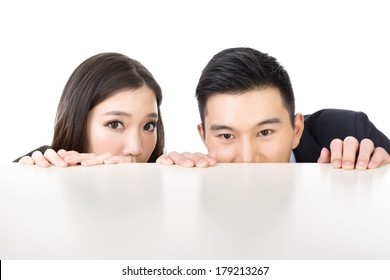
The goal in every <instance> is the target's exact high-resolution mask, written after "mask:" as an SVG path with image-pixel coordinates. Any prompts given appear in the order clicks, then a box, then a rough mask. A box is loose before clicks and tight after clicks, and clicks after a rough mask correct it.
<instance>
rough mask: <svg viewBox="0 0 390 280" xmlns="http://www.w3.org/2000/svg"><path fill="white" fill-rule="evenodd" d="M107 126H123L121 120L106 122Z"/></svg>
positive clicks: (116, 127) (113, 127) (115, 127)
mask: <svg viewBox="0 0 390 280" xmlns="http://www.w3.org/2000/svg"><path fill="white" fill-rule="evenodd" d="M107 126H108V127H109V128H112V129H121V128H123V124H122V123H121V122H118V121H112V122H109V123H107Z"/></svg>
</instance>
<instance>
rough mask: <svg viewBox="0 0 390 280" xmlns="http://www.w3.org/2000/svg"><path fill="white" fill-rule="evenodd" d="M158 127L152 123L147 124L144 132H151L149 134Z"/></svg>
mask: <svg viewBox="0 0 390 280" xmlns="http://www.w3.org/2000/svg"><path fill="white" fill-rule="evenodd" d="M156 126H157V124H156V123H154V122H150V123H147V124H145V126H144V130H146V131H149V132H153V131H154V130H155V129H156Z"/></svg>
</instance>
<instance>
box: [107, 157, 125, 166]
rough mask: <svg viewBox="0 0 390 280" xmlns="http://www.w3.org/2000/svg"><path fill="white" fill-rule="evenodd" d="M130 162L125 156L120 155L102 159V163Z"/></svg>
mask: <svg viewBox="0 0 390 280" xmlns="http://www.w3.org/2000/svg"><path fill="white" fill-rule="evenodd" d="M125 162H130V160H129V159H128V158H127V157H121V156H111V157H108V158H106V159H104V160H103V163H104V164H117V163H125Z"/></svg>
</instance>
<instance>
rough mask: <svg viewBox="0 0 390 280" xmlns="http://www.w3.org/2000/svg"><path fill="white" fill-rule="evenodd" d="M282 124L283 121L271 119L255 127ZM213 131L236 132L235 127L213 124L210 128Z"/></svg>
mask: <svg viewBox="0 0 390 280" xmlns="http://www.w3.org/2000/svg"><path fill="white" fill-rule="evenodd" d="M278 123H281V120H280V119H279V118H270V119H266V120H263V121H260V122H258V123H257V124H256V125H255V126H262V125H265V124H278ZM210 130H211V131H218V130H231V131H234V128H233V127H230V126H228V125H223V124H213V125H211V126H210Z"/></svg>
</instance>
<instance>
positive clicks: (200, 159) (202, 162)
mask: <svg viewBox="0 0 390 280" xmlns="http://www.w3.org/2000/svg"><path fill="white" fill-rule="evenodd" d="M183 155H184V156H186V157H187V158H188V159H190V160H191V161H193V162H194V165H195V166H196V167H208V166H209V161H208V156H207V155H204V154H202V153H190V152H184V153H183Z"/></svg>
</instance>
